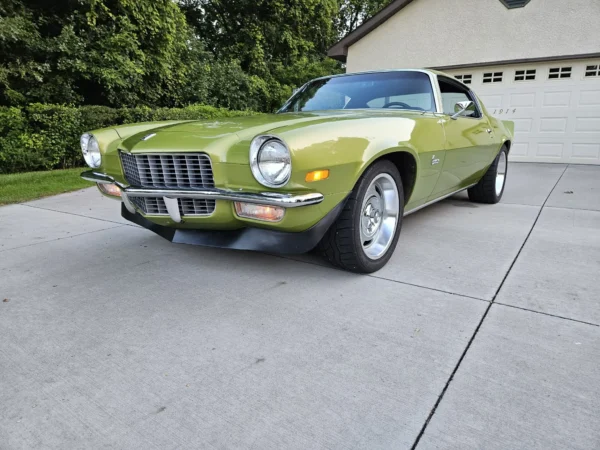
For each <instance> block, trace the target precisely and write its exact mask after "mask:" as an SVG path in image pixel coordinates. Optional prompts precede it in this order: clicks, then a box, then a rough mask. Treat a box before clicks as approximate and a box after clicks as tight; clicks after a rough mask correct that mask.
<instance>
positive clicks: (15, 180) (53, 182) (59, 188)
mask: <svg viewBox="0 0 600 450" xmlns="http://www.w3.org/2000/svg"><path fill="white" fill-rule="evenodd" d="M84 170H85V169H83V168H81V167H80V168H77V169H67V170H52V171H48V172H28V173H16V174H10V175H0V205H7V204H9V203H20V202H26V201H28V200H35V199H36V198H41V197H47V196H49V195H56V194H62V193H63V192H70V191H76V190H77V189H84V188H87V187H91V186H93V185H94V184H93V183H90V182H89V181H85V180H82V179H81V178H80V177H79V174H80V173H81V172H83V171H84Z"/></svg>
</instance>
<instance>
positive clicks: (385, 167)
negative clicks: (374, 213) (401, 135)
mask: <svg viewBox="0 0 600 450" xmlns="http://www.w3.org/2000/svg"><path fill="white" fill-rule="evenodd" d="M381 174H388V175H389V176H391V178H392V179H393V180H394V182H395V184H396V188H397V193H398V200H399V205H398V208H399V209H398V217H397V222H396V229H395V231H394V236H393V238H392V240H391V243H390V244H389V246H388V247H387V250H385V253H384V254H383V256H381V257H379V258H378V259H371V258H369V257H368V256H367V254H366V253H365V251H364V249H363V245H362V244H363V243H362V242H361V235H360V227H361V213H362V211H361V208H362V206H363V201H364V200H365V195H366V194H367V190H368V188H369V186H370V185H371V182H372V181H373V180H374V179H375V178H376V177H378V175H381ZM403 214H404V190H403V189H402V180H401V178H400V173H399V172H398V169H397V168H396V166H395V165H394V164H393V163H392V162H391V161H388V160H380V161H377V162H376V163H374V164H373V165H372V166H371V167H369V168H368V169H367V170H366V171H365V172H364V173H363V175H362V176H361V177H360V178H359V180H358V182H357V183H356V185H355V186H354V189H353V190H352V192H351V193H350V196H349V197H348V198H347V200H346V204H345V205H344V209H343V210H342V212H341V214H340V216H339V217H338V219H337V221H336V222H335V223H334V224H333V225H332V226H331V227H330V228H329V230H327V233H325V236H324V237H323V239H322V240H321V242H320V243H319V245H318V247H317V251H319V252H320V253H321V254H323V255H324V256H325V257H326V258H327V259H328V260H329V261H330V262H331V263H332V264H333V265H335V266H338V267H341V268H342V269H345V270H348V271H351V272H356V273H373V272H376V271H378V270H379V269H381V268H382V267H383V266H385V265H386V263H387V262H388V261H389V259H390V258H391V256H392V254H393V253H394V249H395V248H396V244H397V243H398V238H399V236H400V229H401V227H402V216H403Z"/></svg>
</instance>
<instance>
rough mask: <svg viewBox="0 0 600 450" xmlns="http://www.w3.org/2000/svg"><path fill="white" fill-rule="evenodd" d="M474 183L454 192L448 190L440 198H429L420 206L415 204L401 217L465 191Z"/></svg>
mask: <svg viewBox="0 0 600 450" xmlns="http://www.w3.org/2000/svg"><path fill="white" fill-rule="evenodd" d="M476 184H477V183H473V184H470V185H468V186H465V187H463V188H460V189H458V190H456V191H454V192H450V193H449V194H446V195H443V196H441V197H440V198H436V199H434V200H431V201H430V202H427V203H423V204H422V205H421V206H417V207H416V208H413V209H411V210H410V211H406V212H405V213H404V216H403V217H406V216H409V215H411V214H412V213H416V212H417V211H420V210H422V209H423V208H427V207H428V206H431V205H433V204H434V203H437V202H441V201H442V200H445V199H447V198H448V197H452V196H453V195H454V194H458V193H459V192H462V191H466V190H467V189H469V188H472V187H473V186H475V185H476Z"/></svg>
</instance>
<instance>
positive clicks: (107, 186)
mask: <svg viewBox="0 0 600 450" xmlns="http://www.w3.org/2000/svg"><path fill="white" fill-rule="evenodd" d="M98 189H100V191H101V192H102V193H104V194H106V195H110V196H112V197H120V196H121V189H120V188H119V186H117V185H116V184H114V183H98Z"/></svg>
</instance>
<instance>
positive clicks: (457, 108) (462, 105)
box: [450, 100, 474, 120]
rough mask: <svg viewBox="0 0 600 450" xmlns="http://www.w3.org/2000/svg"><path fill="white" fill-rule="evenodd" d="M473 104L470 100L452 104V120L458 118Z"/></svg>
mask: <svg viewBox="0 0 600 450" xmlns="http://www.w3.org/2000/svg"><path fill="white" fill-rule="evenodd" d="M473 105H474V103H473V102H472V101H470V100H469V101H464V102H458V103H457V104H455V105H454V114H453V115H451V116H450V118H451V119H452V120H456V119H458V118H459V117H460V116H462V115H463V113H464V112H465V111H466V110H468V109H469V108H471V107H472V106H473Z"/></svg>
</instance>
